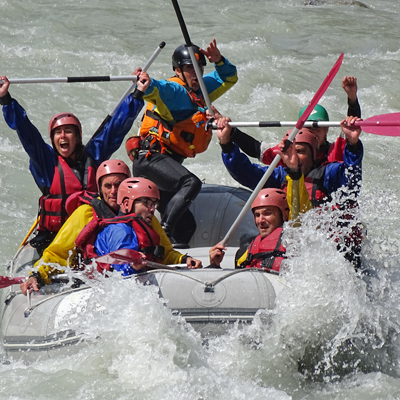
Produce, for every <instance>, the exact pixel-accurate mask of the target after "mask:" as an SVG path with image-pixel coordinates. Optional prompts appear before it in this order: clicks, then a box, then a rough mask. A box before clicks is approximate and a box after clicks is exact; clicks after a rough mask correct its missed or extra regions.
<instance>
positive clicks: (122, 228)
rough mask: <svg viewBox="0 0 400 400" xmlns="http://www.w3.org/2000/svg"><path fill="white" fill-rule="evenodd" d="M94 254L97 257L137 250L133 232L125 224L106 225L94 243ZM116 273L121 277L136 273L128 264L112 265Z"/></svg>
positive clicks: (135, 237)
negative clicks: (113, 252)
mask: <svg viewBox="0 0 400 400" xmlns="http://www.w3.org/2000/svg"><path fill="white" fill-rule="evenodd" d="M95 248H96V253H97V254H98V255H99V256H102V255H104V254H108V253H111V252H112V251H115V250H120V249H132V250H138V249H139V246H138V241H137V236H136V233H135V231H134V230H133V229H132V228H131V227H130V226H129V225H127V224H115V225H108V226H107V227H105V228H104V229H103V230H102V231H101V232H100V233H99V234H98V235H97V239H96V242H95ZM112 267H113V268H114V269H115V270H116V271H120V272H121V273H122V275H123V276H127V275H132V274H135V273H137V272H138V271H136V270H135V269H133V268H132V267H131V266H130V265H129V264H112Z"/></svg>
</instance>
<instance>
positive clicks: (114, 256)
mask: <svg viewBox="0 0 400 400" xmlns="http://www.w3.org/2000/svg"><path fill="white" fill-rule="evenodd" d="M95 260H96V261H98V262H102V263H106V264H126V263H132V262H137V263H139V262H141V261H143V257H142V255H141V254H140V253H139V252H138V251H136V250H132V249H120V250H115V251H112V252H111V253H108V254H105V255H104V256H99V257H96V259H95ZM145 261H146V268H147V269H150V270H153V269H167V270H170V271H175V269H176V267H170V266H168V265H164V264H159V263H156V262H153V261H147V260H145ZM181 265H182V266H183V267H186V265H185V264H179V267H180V266H181ZM179 267H178V268H179Z"/></svg>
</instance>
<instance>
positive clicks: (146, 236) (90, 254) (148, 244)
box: [75, 214, 164, 273]
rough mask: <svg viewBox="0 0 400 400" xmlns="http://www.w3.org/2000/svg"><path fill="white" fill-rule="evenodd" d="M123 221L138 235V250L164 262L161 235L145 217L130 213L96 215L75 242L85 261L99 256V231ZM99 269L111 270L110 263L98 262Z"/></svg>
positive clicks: (154, 259)
mask: <svg viewBox="0 0 400 400" xmlns="http://www.w3.org/2000/svg"><path fill="white" fill-rule="evenodd" d="M121 223H122V224H129V225H130V226H131V227H132V228H133V230H134V231H135V233H136V236H137V241H138V246H139V248H138V251H140V252H141V253H144V254H145V256H146V260H149V261H155V262H162V260H163V256H164V248H163V247H161V246H160V236H159V235H158V233H157V232H156V231H155V230H154V229H153V228H152V227H151V226H150V225H149V224H147V222H146V221H145V220H144V219H143V218H141V217H139V216H137V215H136V214H128V215H123V216H120V217H115V218H98V217H97V216H95V217H94V218H93V219H92V220H91V221H90V222H89V223H88V224H87V225H86V226H85V228H84V229H82V231H81V233H80V234H79V235H78V237H77V238H76V240H75V244H76V246H77V248H78V249H79V250H80V252H81V254H82V257H83V261H84V262H88V261H89V262H90V260H92V259H93V258H96V257H97V256H98V254H97V253H96V249H95V246H94V245H95V242H96V238H97V235H98V233H99V232H100V231H101V230H102V229H104V228H105V227H106V226H108V225H111V224H121ZM116 250H117V249H116ZM97 270H98V271H99V272H100V273H102V272H103V271H104V270H106V271H110V270H111V266H110V264H105V263H97Z"/></svg>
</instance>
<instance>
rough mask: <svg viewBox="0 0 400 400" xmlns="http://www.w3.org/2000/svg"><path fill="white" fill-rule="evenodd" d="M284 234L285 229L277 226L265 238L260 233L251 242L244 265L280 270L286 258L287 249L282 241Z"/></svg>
mask: <svg viewBox="0 0 400 400" xmlns="http://www.w3.org/2000/svg"><path fill="white" fill-rule="evenodd" d="M282 234H283V229H282V228H277V229H275V230H274V231H273V232H272V233H271V234H269V235H268V236H266V237H265V238H264V239H261V235H258V236H257V237H256V238H255V239H254V240H253V241H252V242H251V244H250V246H249V248H248V250H247V258H246V261H245V262H244V263H242V266H246V268H266V269H267V270H273V271H279V268H280V266H281V263H282V261H283V260H284V259H285V258H286V256H285V253H286V249H285V247H283V246H282V243H281V238H282Z"/></svg>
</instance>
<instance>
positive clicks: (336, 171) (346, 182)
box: [324, 141, 364, 194]
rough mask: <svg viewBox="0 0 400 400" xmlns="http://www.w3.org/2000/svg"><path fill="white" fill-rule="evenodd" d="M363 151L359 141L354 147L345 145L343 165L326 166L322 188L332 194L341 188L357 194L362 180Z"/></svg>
mask: <svg viewBox="0 0 400 400" xmlns="http://www.w3.org/2000/svg"><path fill="white" fill-rule="evenodd" d="M363 155H364V149H363V145H362V143H361V141H359V143H358V145H356V146H349V145H348V144H346V147H345V151H344V155H343V163H332V164H328V165H327V166H326V171H325V177H324V187H325V188H326V189H327V190H328V192H329V193H333V192H335V191H336V190H338V189H339V188H341V187H342V186H343V187H345V188H346V190H347V192H348V191H350V192H354V193H356V194H357V193H358V192H359V189H360V184H361V179H362V159H363ZM347 194H348V193H347Z"/></svg>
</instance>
